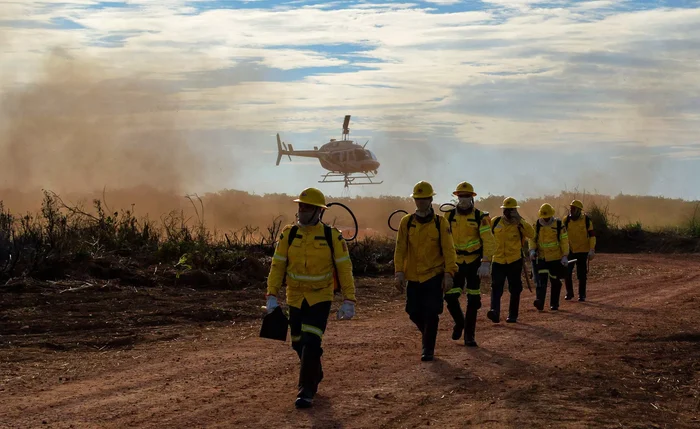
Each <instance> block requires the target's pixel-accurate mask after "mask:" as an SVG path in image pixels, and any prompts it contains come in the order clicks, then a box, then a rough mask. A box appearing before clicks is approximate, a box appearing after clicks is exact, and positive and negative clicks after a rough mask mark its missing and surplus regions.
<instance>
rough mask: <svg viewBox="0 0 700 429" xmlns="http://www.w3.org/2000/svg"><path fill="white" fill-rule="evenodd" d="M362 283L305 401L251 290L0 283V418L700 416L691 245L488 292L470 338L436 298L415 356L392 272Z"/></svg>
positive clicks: (698, 265) (654, 419)
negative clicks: (570, 296)
mask: <svg viewBox="0 0 700 429" xmlns="http://www.w3.org/2000/svg"><path fill="white" fill-rule="evenodd" d="M358 285H359V286H358V289H359V290H358V298H359V300H360V301H359V304H358V308H357V310H358V314H357V317H356V318H355V319H354V320H351V321H335V320H331V322H330V323H329V328H328V330H327V334H326V336H325V340H324V346H325V354H324V372H325V379H324V380H323V382H322V383H321V386H320V391H319V394H318V396H317V399H316V401H315V405H314V408H312V409H310V410H304V411H299V410H296V409H295V408H294V404H293V402H294V398H295V393H296V392H295V387H294V386H295V383H296V380H297V374H298V360H297V358H296V355H295V354H294V353H293V351H292V350H291V348H290V347H289V344H288V343H286V344H284V343H281V342H276V341H271V340H263V339H260V338H258V337H257V333H258V329H259V319H258V315H260V316H262V311H261V310H259V309H258V307H259V306H260V305H264V300H263V298H262V296H261V291H260V289H256V290H239V291H231V290H226V291H222V290H219V291H216V290H197V291H194V290H192V289H182V288H180V289H179V290H177V291H176V290H174V289H173V290H170V289H167V288H158V287H153V288H150V289H133V288H132V287H131V286H129V287H128V288H118V287H115V286H110V287H106V288H88V289H84V290H78V291H70V292H64V293H60V294H59V293H57V292H56V291H55V290H54V291H46V290H43V289H41V290H40V289H36V288H35V289H32V288H25V290H24V291H23V292H17V291H14V292H7V291H4V292H0V304H2V307H0V308H2V309H3V315H2V316H0V327H2V331H1V332H2V334H3V336H2V338H1V339H2V343H1V344H2V345H1V346H0V370H1V372H0V398H2V399H1V402H0V426H1V427H3V428H5V427H8V428H29V427H32V428H33V427H44V428H88V427H89V428H94V427H100V428H122V427H153V428H156V427H157V428H163V427H188V428H189V427H217V428H233V427H235V428H262V427H294V428H298V427H318V428H341V427H342V428H362V427H365V428H413V427H426V426H437V427H449V428H452V427H469V426H478V427H484V428H503V427H514V428H515V427H517V428H521V427H528V428H539V427H571V428H588V427H603V428H617V427H624V428H649V427H652V428H700V328H698V323H697V321H698V320H699V319H700V257H699V256H696V255H694V256H658V255H634V256H632V255H604V254H601V255H598V258H597V259H596V260H595V261H594V263H592V265H591V282H590V285H589V292H588V301H587V302H585V303H579V302H576V301H562V304H561V307H560V311H559V312H556V313H555V312H550V311H549V310H546V311H545V312H543V313H538V312H537V310H536V309H535V308H534V307H533V306H532V300H533V299H534V295H533V294H531V293H530V292H528V291H527V289H526V290H525V292H524V293H523V296H522V304H521V318H520V323H518V324H516V325H507V324H505V323H504V322H502V323H501V324H499V325H495V324H493V323H492V322H490V321H489V320H488V319H487V318H486V309H487V307H488V304H487V303H488V302H489V296H488V295H487V294H485V295H484V298H483V299H484V303H485V307H486V308H482V310H481V311H480V312H479V320H478V325H477V341H478V342H479V348H476V349H467V348H465V347H464V346H462V345H461V344H460V342H455V341H452V340H451V339H450V338H449V336H450V332H451V327H452V323H451V321H450V320H449V315H448V314H447V312H445V313H443V317H442V318H441V322H440V334H439V337H438V344H437V348H436V360H435V361H434V362H426V363H424V362H420V338H419V334H418V332H417V330H416V329H415V327H414V326H413V325H412V324H411V323H410V321H409V320H408V317H407V315H406V313H405V312H404V311H403V300H402V297H400V296H397V295H396V294H395V293H394V292H393V289H392V286H391V279H389V278H380V279H367V278H363V279H358ZM60 289H65V287H61V288H60ZM77 297H80V298H77ZM462 299H464V298H462ZM71 300H72V301H71ZM507 300H508V294H507V293H506V294H505V295H504V298H503V306H504V308H507ZM337 306H338V303H335V304H334V309H335V308H337ZM546 308H548V307H546ZM258 311H260V313H257V312H258ZM502 317H503V318H504V317H505V315H502ZM158 325H161V326H158Z"/></svg>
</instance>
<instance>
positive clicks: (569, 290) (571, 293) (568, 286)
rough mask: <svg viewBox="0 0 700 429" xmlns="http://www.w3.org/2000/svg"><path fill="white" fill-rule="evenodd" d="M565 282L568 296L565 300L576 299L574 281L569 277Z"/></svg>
mask: <svg viewBox="0 0 700 429" xmlns="http://www.w3.org/2000/svg"><path fill="white" fill-rule="evenodd" d="M564 282H565V283H566V296H565V297H564V299H565V300H567V301H570V300H572V299H573V298H574V279H573V278H572V277H571V275H569V276H567V277H566V280H564Z"/></svg>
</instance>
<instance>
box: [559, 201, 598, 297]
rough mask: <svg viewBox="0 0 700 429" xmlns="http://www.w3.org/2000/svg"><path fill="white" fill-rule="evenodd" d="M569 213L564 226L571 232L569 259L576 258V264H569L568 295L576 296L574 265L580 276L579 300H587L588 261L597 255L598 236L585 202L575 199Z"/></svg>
mask: <svg viewBox="0 0 700 429" xmlns="http://www.w3.org/2000/svg"><path fill="white" fill-rule="evenodd" d="M569 208H570V211H569V215H568V216H567V217H566V219H565V220H564V226H565V227H566V230H567V232H568V234H569V259H570V260H574V259H576V262H575V264H573V263H572V264H570V265H569V270H568V273H567V276H566V296H565V297H564V299H566V300H570V299H573V297H574V279H573V275H574V265H575V266H576V277H577V278H578V300H579V301H585V300H586V283H587V280H588V261H590V260H592V259H593V258H594V257H595V245H596V236H595V230H594V229H593V222H592V221H591V218H590V217H589V216H588V214H586V213H584V212H583V203H582V202H581V201H579V200H573V201H572V202H571V205H570V206H569Z"/></svg>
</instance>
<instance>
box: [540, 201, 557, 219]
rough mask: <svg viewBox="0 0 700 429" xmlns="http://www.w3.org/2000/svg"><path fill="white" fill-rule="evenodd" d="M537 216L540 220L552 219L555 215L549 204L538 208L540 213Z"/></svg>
mask: <svg viewBox="0 0 700 429" xmlns="http://www.w3.org/2000/svg"><path fill="white" fill-rule="evenodd" d="M538 214H539V216H540V219H544V218H548V217H552V216H554V214H555V213H554V207H552V205H551V204H549V203H544V204H542V207H540V211H539V213H538Z"/></svg>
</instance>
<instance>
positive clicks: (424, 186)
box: [411, 180, 435, 198]
mask: <svg viewBox="0 0 700 429" xmlns="http://www.w3.org/2000/svg"><path fill="white" fill-rule="evenodd" d="M433 195H435V192H433V185H431V184H430V183H428V182H426V181H423V180H421V181H420V182H418V183H416V186H414V187H413V193H412V194H411V198H430V197H432V196H433Z"/></svg>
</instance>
